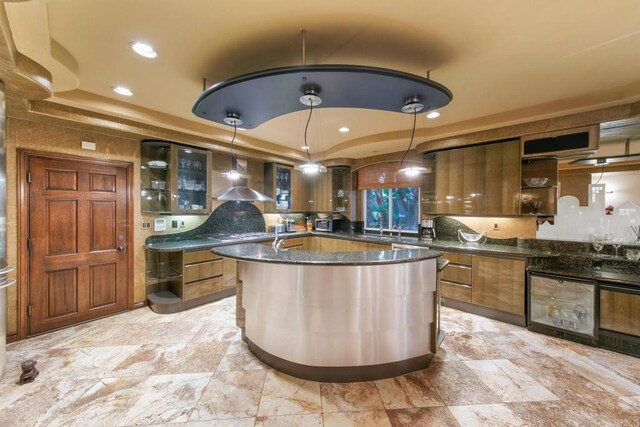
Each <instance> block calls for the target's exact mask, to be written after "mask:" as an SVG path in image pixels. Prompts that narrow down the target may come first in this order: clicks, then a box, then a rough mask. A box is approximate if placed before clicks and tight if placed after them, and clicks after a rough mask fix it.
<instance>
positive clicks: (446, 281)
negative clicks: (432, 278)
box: [439, 252, 472, 303]
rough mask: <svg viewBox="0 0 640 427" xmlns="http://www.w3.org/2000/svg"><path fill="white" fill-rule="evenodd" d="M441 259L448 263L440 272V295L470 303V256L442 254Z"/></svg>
mask: <svg viewBox="0 0 640 427" xmlns="http://www.w3.org/2000/svg"><path fill="white" fill-rule="evenodd" d="M442 257H443V258H444V259H446V260H448V261H449V265H447V266H446V267H445V268H444V270H442V271H441V272H440V276H439V279H440V295H441V296H442V297H443V298H445V299H446V298H451V299H454V300H457V301H462V302H466V303H470V302H471V289H472V288H471V286H472V285H471V283H472V282H471V281H472V256H471V255H467V254H461V253H454V252H444V253H443V255H442Z"/></svg>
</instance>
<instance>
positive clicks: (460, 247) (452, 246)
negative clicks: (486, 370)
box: [146, 231, 557, 258]
mask: <svg viewBox="0 0 640 427" xmlns="http://www.w3.org/2000/svg"><path fill="white" fill-rule="evenodd" d="M309 236H319V237H329V238H332V239H344V240H354V241H361V242H368V243H381V244H387V245H390V244H392V243H400V244H404V245H414V246H423V247H425V248H429V249H438V250H446V251H449V250H450V251H457V252H470V253H473V254H478V255H504V256H511V257H522V258H538V257H554V256H557V254H555V253H553V252H550V251H541V250H536V249H529V248H520V247H517V246H506V245H492V244H482V245H480V244H473V243H466V244H465V243H460V242H457V241H445V240H433V241H426V240H421V239H418V238H417V237H405V236H403V237H400V238H398V237H396V236H393V237H392V236H389V235H385V236H380V235H377V234H362V233H356V234H351V233H327V232H321V231H314V232H307V231H299V232H295V233H282V234H280V235H279V237H282V238H285V239H290V238H296V237H309ZM274 237H275V235H270V236H268V237H257V238H254V239H236V240H225V241H221V240H219V239H211V238H196V239H189V240H179V241H170V242H160V243H150V244H147V245H146V248H147V249H152V250H156V251H183V250H184V251H193V250H202V249H209V248H214V247H219V246H225V245H234V244H240V243H255V242H268V241H270V240H273V238H274Z"/></svg>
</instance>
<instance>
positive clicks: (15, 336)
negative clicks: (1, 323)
mask: <svg viewBox="0 0 640 427" xmlns="http://www.w3.org/2000/svg"><path fill="white" fill-rule="evenodd" d="M16 341H18V334H11V335H7V344H9V343H11V342H16Z"/></svg>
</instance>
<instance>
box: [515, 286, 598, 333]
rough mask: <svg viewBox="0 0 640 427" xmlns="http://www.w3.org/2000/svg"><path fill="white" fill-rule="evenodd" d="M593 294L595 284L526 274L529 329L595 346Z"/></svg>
mask: <svg viewBox="0 0 640 427" xmlns="http://www.w3.org/2000/svg"><path fill="white" fill-rule="evenodd" d="M596 295H597V286H596V282H595V281H589V280H578V279H573V278H569V277H563V276H553V275H546V274H539V273H529V291H528V301H529V307H528V313H527V325H528V328H529V330H532V331H535V332H541V333H544V334H548V335H553V336H557V337H561V338H565V339H569V340H572V341H576V342H580V343H583V344H588V345H595V344H596V342H597V324H596V320H595V319H597V313H596V310H597V305H596Z"/></svg>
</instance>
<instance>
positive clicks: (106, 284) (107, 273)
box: [90, 263, 118, 308]
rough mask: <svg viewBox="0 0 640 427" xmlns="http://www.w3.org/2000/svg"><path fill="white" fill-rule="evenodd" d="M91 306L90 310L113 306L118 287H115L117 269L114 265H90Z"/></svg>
mask: <svg viewBox="0 0 640 427" xmlns="http://www.w3.org/2000/svg"><path fill="white" fill-rule="evenodd" d="M90 268H91V282H90V293H91V298H90V301H91V305H90V308H97V307H102V306H105V305H109V304H115V303H116V301H117V292H118V289H117V288H118V287H117V285H116V277H117V271H118V269H117V267H116V264H115V263H111V264H102V265H92V266H91V267H90Z"/></svg>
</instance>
